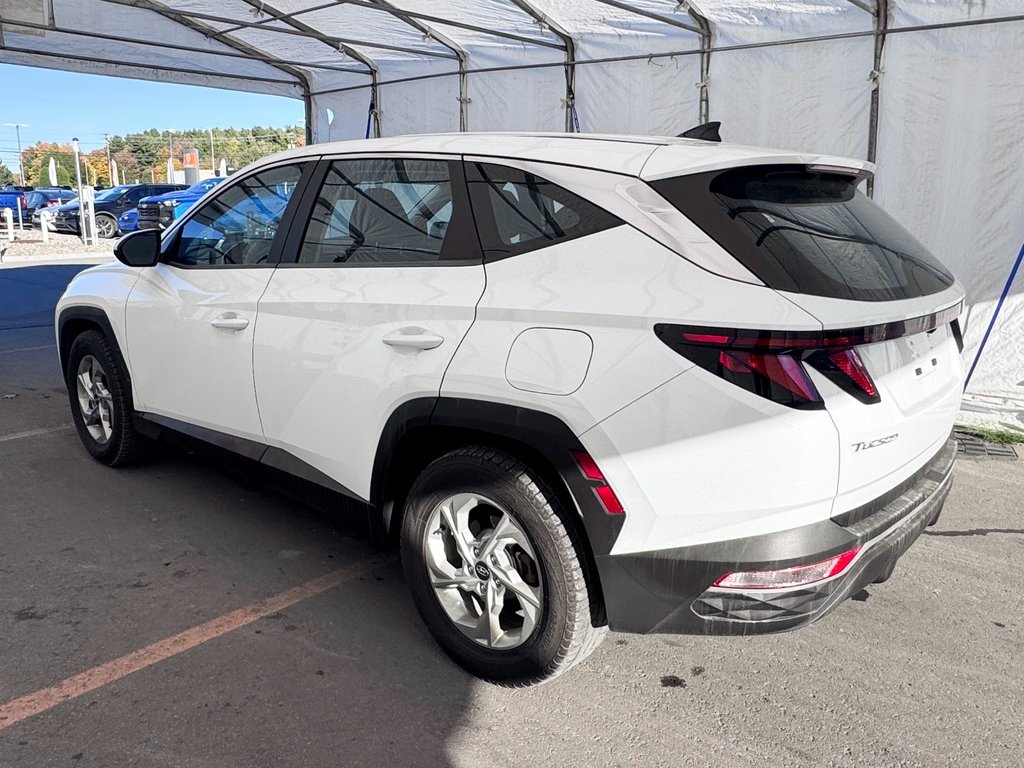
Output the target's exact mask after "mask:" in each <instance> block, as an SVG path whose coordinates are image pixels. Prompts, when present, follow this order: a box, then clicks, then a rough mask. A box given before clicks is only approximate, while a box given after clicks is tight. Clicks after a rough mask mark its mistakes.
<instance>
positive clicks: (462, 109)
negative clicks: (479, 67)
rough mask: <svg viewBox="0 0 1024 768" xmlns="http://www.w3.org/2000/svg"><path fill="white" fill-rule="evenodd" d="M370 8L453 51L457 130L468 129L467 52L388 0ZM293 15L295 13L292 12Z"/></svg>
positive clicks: (377, 1)
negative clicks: (456, 72)
mask: <svg viewBox="0 0 1024 768" xmlns="http://www.w3.org/2000/svg"><path fill="white" fill-rule="evenodd" d="M367 5H368V6H369V7H370V8H375V9H379V10H381V11H383V12H384V13H386V14H388V15H389V16H392V17H394V18H396V19H398V20H399V21H400V22H402V23H403V24H407V25H408V26H410V27H412V28H413V29H415V30H416V31H417V32H419V33H420V34H422V35H423V36H424V37H425V38H426V39H427V40H436V41H437V42H439V43H440V44H441V45H443V46H444V47H445V48H447V49H448V50H449V51H451V52H452V53H454V54H455V55H456V56H457V57H458V60H459V130H460V131H468V130H469V114H468V112H469V81H468V74H467V71H466V70H467V67H466V63H467V61H468V60H469V54H468V53H466V50H465V49H464V48H463V47H462V46H460V45H458V44H457V43H456V42H455V41H454V40H451V39H450V38H448V37H447V36H446V35H442V34H441V33H440V32H438V31H437V30H436V29H434V28H433V27H430V26H428V25H426V24H424V23H423V22H422V21H420V20H419V19H414V18H410V17H409V16H408V15H406V14H404V13H402V12H401V9H399V8H396V7H395V6H394V5H393V4H392V3H391V2H390V0H370V2H369V3H368V4H367ZM292 15H293V16H294V15H295V14H292Z"/></svg>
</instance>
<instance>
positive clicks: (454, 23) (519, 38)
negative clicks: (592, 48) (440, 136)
mask: <svg viewBox="0 0 1024 768" xmlns="http://www.w3.org/2000/svg"><path fill="white" fill-rule="evenodd" d="M339 5H354V6H356V7H357V8H375V9H376V8H380V5H378V3H377V2H375V0H331V1H330V2H328V3H318V4H316V5H311V6H308V7H306V8H300V9H298V10H295V11H291V12H290V13H286V14H284V15H282V16H281V17H280V18H279V19H277V20H278V21H282V20H284V19H295V18H298V17H299V16H304V15H306V14H307V13H317V12H319V11H326V10H328V9H330V8H336V7H338V6H339ZM392 7H393V9H394V11H393V15H394V16H397V17H400V18H401V19H402V20H408V19H417V20H419V21H426V22H434V23H435V24H444V25H445V26H446V27H454V28H455V29H465V30H467V31H469V32H479V33H481V34H483V35H489V36H492V37H497V38H501V39H503V40H515V41H516V42H518V43H526V44H527V45H539V46H541V47H543V48H561V47H562V46H561V45H560V44H558V43H552V42H549V41H547V40H539V39H537V38H534V37H527V36H525V35H517V34H514V33H512V32H506V31H504V30H499V29H493V28H492V27H482V26H480V25H478V24H468V23H466V22H464V21H459V20H458V19H446V18H443V17H441V16H431V15H430V14H428V13H419V12H417V11H409V10H406V9H404V8H398V7H395V6H392ZM271 20H272V21H273V19H271ZM257 23H262V22H257ZM239 29H244V27H238V26H236V27H233V28H229V29H225V30H223V32H225V33H228V32H237V31H238V30H239Z"/></svg>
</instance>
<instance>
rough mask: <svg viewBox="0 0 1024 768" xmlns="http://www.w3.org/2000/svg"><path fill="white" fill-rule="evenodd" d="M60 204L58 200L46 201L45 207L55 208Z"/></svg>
mask: <svg viewBox="0 0 1024 768" xmlns="http://www.w3.org/2000/svg"><path fill="white" fill-rule="evenodd" d="M60 204H61V202H60V200H47V201H46V207H47V208H56V207H57V206H59V205H60Z"/></svg>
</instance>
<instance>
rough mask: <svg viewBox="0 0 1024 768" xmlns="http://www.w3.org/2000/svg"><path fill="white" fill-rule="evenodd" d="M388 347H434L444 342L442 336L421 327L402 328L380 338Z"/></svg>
mask: <svg viewBox="0 0 1024 768" xmlns="http://www.w3.org/2000/svg"><path fill="white" fill-rule="evenodd" d="M381 341H383V342H384V343H385V344H387V345H388V346H389V347H405V348H407V349H434V347H439V346H441V345H442V344H443V343H444V336H438V335H437V334H435V333H431V332H430V331H425V330H423V329H422V328H402V329H401V330H399V331H395V332H393V333H389V334H388V335H387V336H385V337H384V338H383V339H381Z"/></svg>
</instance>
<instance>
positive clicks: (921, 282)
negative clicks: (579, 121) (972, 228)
mask: <svg viewBox="0 0 1024 768" xmlns="http://www.w3.org/2000/svg"><path fill="white" fill-rule="evenodd" d="M858 181H859V180H858V179H856V178H853V177H851V176H845V175H840V174H835V173H817V172H811V171H808V170H807V168H806V167H805V166H802V165H763V166H753V167H747V168H737V169H733V170H729V171H724V172H723V171H713V172H710V173H702V174H695V175H692V176H679V177H676V178H672V179H662V180H659V181H654V182H651V186H652V187H654V189H656V190H657V191H658V192H659V193H660V194H661V195H662V196H663V197H665V198H666V199H667V200H669V202H671V203H672V204H673V205H674V206H675V207H676V208H678V209H679V210H680V211H682V213H684V214H686V216H687V217H689V218H690V219H691V220H692V221H693V222H694V223H695V224H697V226H699V227H700V228H701V229H703V230H704V231H705V232H706V233H707V234H708V235H709V236H710V237H712V238H713V239H714V240H715V241H716V242H718V243H719V244H720V245H721V246H722V247H723V248H725V249H726V250H727V251H729V253H731V254H732V255H733V256H734V257H735V258H736V259H737V260H738V261H739V262H740V263H742V264H743V265H744V266H745V267H746V268H747V269H749V270H750V271H751V272H753V273H754V274H755V275H757V277H759V278H760V279H761V280H762V281H763V282H764V283H765V284H766V285H768V286H769V287H771V288H775V289H777V290H780V291H791V292H794V293H807V294H813V295H815V296H829V297H833V298H840V299H855V300H859V301H891V300H897V299H910V298H916V297H918V296H927V295H928V294H932V293H938V292H939V291H941V290H943V289H944V288H947V287H949V286H950V285H952V284H953V277H952V275H950V274H949V272H947V271H946V269H945V268H944V267H943V266H942V265H941V264H940V263H939V262H938V261H937V260H936V259H935V257H934V256H932V255H931V254H930V253H929V252H928V250H927V249H926V248H925V247H924V246H923V245H921V243H920V242H918V241H917V240H916V239H915V238H914V236H913V235H911V234H910V233H909V232H907V230H905V229H904V228H903V227H902V226H900V225H899V224H898V223H897V222H896V221H895V219H893V218H892V217H891V216H890V215H889V214H887V213H886V212H885V211H883V210H882V209H881V208H880V207H879V206H878V205H876V204H875V203H874V202H873V201H872V200H871V199H870V198H868V197H867V196H866V195H865V194H864V193H863V192H860V191H859V190H858V189H857V184H858Z"/></svg>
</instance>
